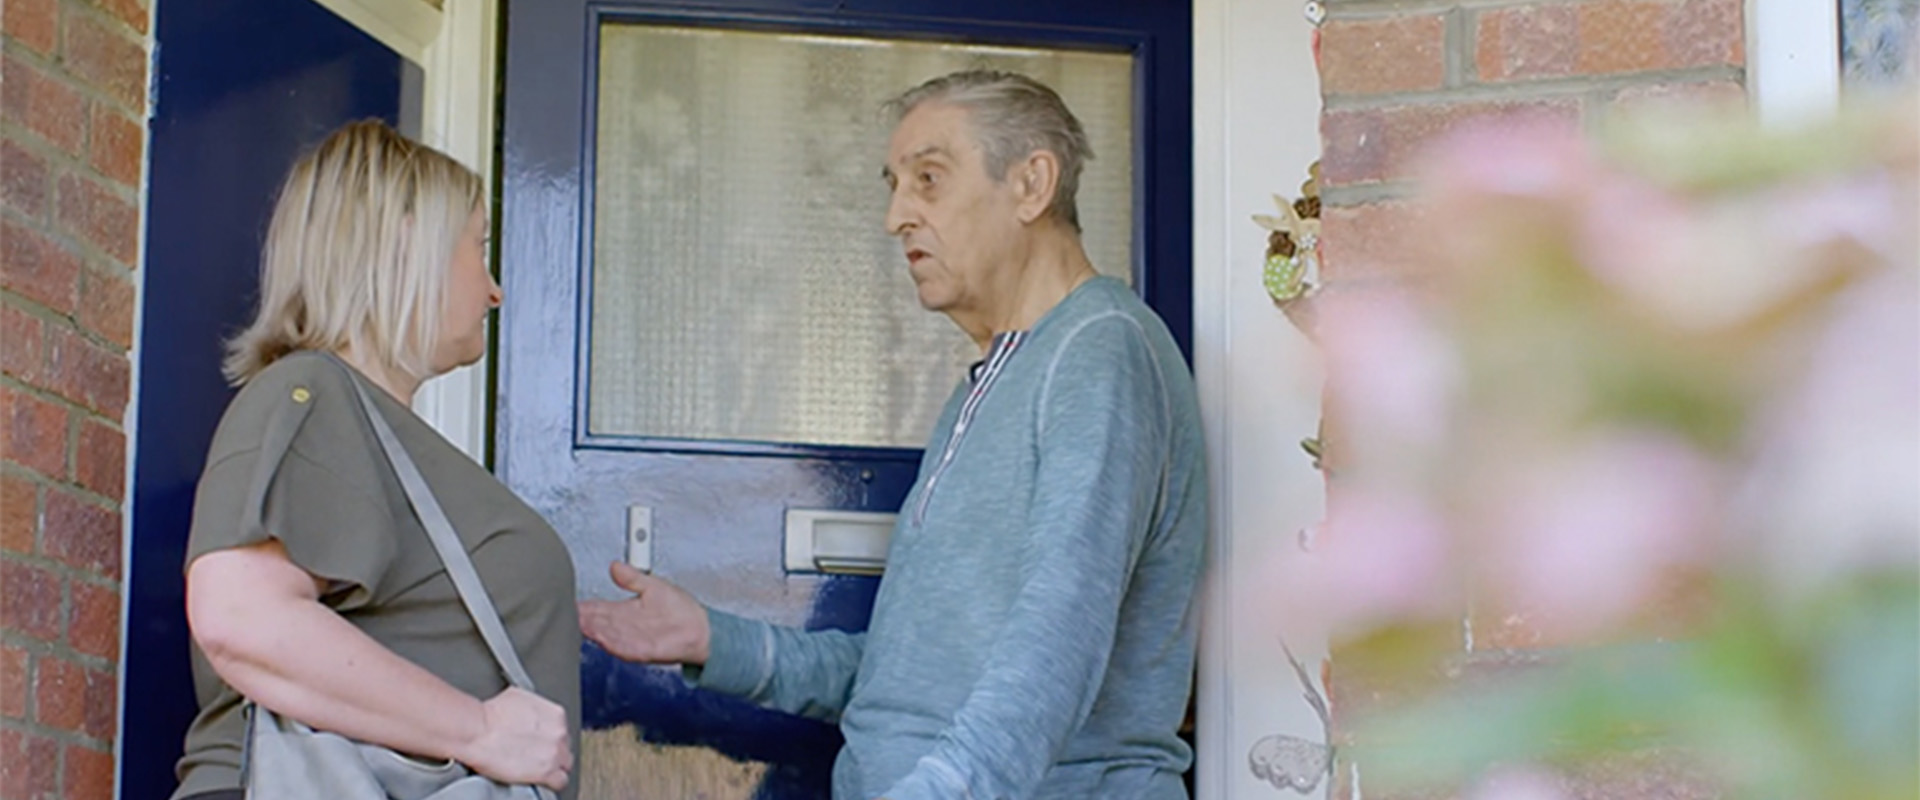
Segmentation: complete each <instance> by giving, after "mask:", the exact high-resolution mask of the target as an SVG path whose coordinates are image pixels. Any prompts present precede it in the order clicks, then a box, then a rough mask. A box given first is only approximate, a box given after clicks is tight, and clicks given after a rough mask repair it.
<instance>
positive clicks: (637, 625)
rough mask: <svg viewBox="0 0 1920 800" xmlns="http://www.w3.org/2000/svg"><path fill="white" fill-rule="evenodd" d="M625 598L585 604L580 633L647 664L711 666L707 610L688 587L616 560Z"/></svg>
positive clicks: (617, 581)
mask: <svg viewBox="0 0 1920 800" xmlns="http://www.w3.org/2000/svg"><path fill="white" fill-rule="evenodd" d="M609 571H610V572H611V573H612V574H613V582H614V584H615V585H617V586H619V587H620V588H622V589H625V590H627V591H629V592H632V593H633V597H630V598H628V599H625V600H587V601H584V602H582V603H580V631H581V632H582V633H584V634H586V636H587V638H588V639H592V640H593V641H594V642H595V643H596V644H599V645H600V646H601V647H602V648H604V649H605V650H606V651H607V652H609V653H612V654H614V655H616V656H619V657H621V658H623V659H626V660H628V661H636V662H639V663H643V664H692V665H696V666H698V665H702V664H705V663H707V643H708V635H709V631H708V629H707V609H706V607H705V606H702V605H700V601H698V600H695V599H693V595H690V594H687V592H686V590H685V589H682V588H680V587H678V586H675V585H673V584H671V583H668V582H666V581H664V580H661V579H659V578H656V577H653V576H652V575H648V574H646V573H644V572H641V571H640V570H637V569H634V568H633V567H630V566H627V565H626V564H624V563H622V562H619V561H615V562H613V565H612V567H611V568H610V569H609Z"/></svg>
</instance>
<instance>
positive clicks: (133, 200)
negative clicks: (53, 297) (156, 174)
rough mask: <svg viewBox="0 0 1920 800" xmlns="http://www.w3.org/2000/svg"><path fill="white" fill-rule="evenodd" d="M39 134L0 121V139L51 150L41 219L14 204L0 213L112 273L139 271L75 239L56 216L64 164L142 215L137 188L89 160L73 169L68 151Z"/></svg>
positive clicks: (27, 147) (29, 148) (31, 148)
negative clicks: (53, 144)
mask: <svg viewBox="0 0 1920 800" xmlns="http://www.w3.org/2000/svg"><path fill="white" fill-rule="evenodd" d="M16 129H17V130H19V131H22V132H24V133H26V135H27V136H30V137H32V138H31V139H22V138H20V137H19V136H18V135H16V134H15V133H14V131H15V130H16ZM39 138H40V137H39V134H35V133H33V132H32V131H28V130H26V129H24V128H21V127H20V126H19V125H17V124H16V123H14V122H13V121H12V120H6V121H0V139H4V140H5V141H7V142H8V143H10V144H13V145H15V146H17V147H20V148H21V149H22V150H26V151H28V152H29V153H32V154H34V155H38V156H42V157H47V156H48V153H46V152H37V151H40V150H47V151H49V152H51V154H52V155H51V157H47V161H48V163H47V177H48V181H47V186H46V193H47V205H46V207H45V208H44V209H41V210H43V211H45V212H46V219H44V220H40V219H33V218H31V217H27V216H26V215H25V214H24V213H22V212H21V210H20V209H18V208H15V207H13V206H7V207H5V208H4V209H0V217H3V218H5V219H8V220H10V221H12V222H14V223H15V224H18V225H22V226H24V227H28V228H32V229H34V232H36V233H39V234H40V235H42V236H45V237H47V238H49V239H52V240H54V241H56V242H58V243H60V244H62V245H65V246H66V247H67V248H68V249H69V250H71V251H72V252H73V253H74V255H77V256H79V257H80V260H81V261H82V262H86V263H91V264H94V265H95V266H96V267H98V268H100V269H102V270H105V271H109V272H113V273H114V274H124V275H125V276H127V277H129V279H131V276H132V275H134V274H136V273H137V272H138V271H139V270H138V267H137V265H128V264H122V263H121V262H120V259H119V258H116V257H115V256H114V255H113V254H111V253H108V252H107V251H106V250H104V249H102V248H101V247H100V246H99V245H96V244H94V243H92V242H88V241H85V240H82V239H76V238H74V237H73V236H71V235H69V234H68V233H67V232H66V231H65V230H63V229H62V228H61V226H60V224H59V220H58V216H59V212H60V199H59V188H60V176H61V174H62V171H63V168H65V171H68V172H77V173H79V175H80V177H82V178H87V179H91V180H92V181H93V182H94V183H96V184H100V185H102V186H105V187H106V188H107V191H108V192H109V193H110V194H112V195H113V196H114V197H115V198H116V199H119V200H123V201H125V202H126V203H127V204H128V205H130V206H132V207H133V210H134V213H135V214H136V215H145V213H146V209H144V208H142V207H141V205H140V197H139V195H138V192H135V191H133V190H131V189H128V188H126V187H125V186H124V185H122V184H121V183H120V182H119V181H116V180H114V179H112V178H109V177H107V176H105V175H101V174H100V173H99V172H98V171H96V170H94V169H93V167H92V165H90V164H85V163H80V164H78V166H77V169H75V168H74V167H75V162H74V161H73V158H72V157H71V156H68V155H67V154H65V153H62V152H60V151H59V150H58V149H56V148H51V147H49V146H47V145H46V144H44V143H43V140H39ZM144 147H145V146H144V145H143V146H142V148H143V149H142V153H143V155H142V156H141V164H142V165H143V166H144V165H145V163H146V157H145V155H144V152H145V151H144ZM134 259H135V260H136V261H137V260H138V259H139V254H138V249H137V247H136V252H135V255H134Z"/></svg>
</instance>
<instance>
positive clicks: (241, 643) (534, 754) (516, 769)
mask: <svg viewBox="0 0 1920 800" xmlns="http://www.w3.org/2000/svg"><path fill="white" fill-rule="evenodd" d="M320 590H321V586H320V582H319V580H318V579H316V578H315V577H314V576H313V575H311V574H309V573H308V572H307V571H306V570H303V569H301V568H300V567H299V566H298V565H296V564H295V563H293V561H292V560H291V559H289V558H288V557H287V553H286V550H285V549H284V548H282V547H281V545H280V543H279V542H278V541H276V540H268V541H265V542H262V543H259V544H253V545H246V546H242V547H236V548H232V549H226V550H218V551H215V552H212V553H208V554H206V555H203V556H200V557H199V558H197V559H194V561H193V563H192V565H190V566H189V567H188V569H187V621H188V623H189V624H190V625H191V626H192V629H193V638H194V641H195V642H197V643H198V644H199V645H200V649H201V650H202V651H203V652H205V653H206V656H207V661H208V662H209V663H210V664H212V666H213V669H214V672H216V673H218V674H219V675H220V677H221V679H223V680H225V681H226V682H227V684H228V685H230V686H232V687H233V688H234V689H235V690H236V691H238V692H240V693H241V694H244V695H246V696H247V697H249V698H251V699H252V700H253V701H254V702H257V703H259V704H260V705H263V706H265V707H267V708H270V709H272V710H273V711H275V712H276V713H280V714H285V715H287V716H289V717H292V718H294V719H297V720H300V721H302V722H305V723H307V724H308V725H311V726H313V727H314V728H317V729H321V730H326V731H331V732H334V733H338V734H341V735H343V736H347V737H349V738H353V739H358V740H361V741H366V742H372V743H375V744H380V745H385V746H387V747H391V748H394V749H396V750H401V751H404V752H407V753H413V754H417V755H421V756H427V757H430V758H450V759H453V760H456V761H459V762H460V763H462V764H465V765H467V766H468V767H469V768H471V769H473V770H474V771H475V772H478V773H480V774H482V775H486V776H487V777H490V778H493V779H495V780H498V781H502V782H505V783H537V784H544V785H547V786H549V787H552V788H554V789H556V790H557V789H560V788H564V787H565V786H566V783H567V774H568V772H569V771H570V770H571V769H572V767H573V757H572V754H571V752H570V751H569V747H568V733H567V715H566V711H565V710H564V709H562V708H561V707H560V706H559V705H556V704H554V703H552V702H550V701H548V700H546V699H545V698H542V697H540V696H538V695H535V694H532V693H530V692H525V691H521V690H519V689H513V688H509V689H507V690H506V691H504V692H501V693H500V694H498V695H495V696H494V697H493V699H491V700H487V701H485V702H482V701H480V700H478V699H476V698H474V697H472V696H470V695H468V694H467V693H465V692H462V691H460V690H459V689H456V688H454V687H453V686H451V685H449V684H448V683H447V682H445V681H443V680H441V679H440V678H438V677H437V676H435V675H434V674H433V673H431V672H428V671H426V670H425V669H422V668H421V667H420V666H419V665H417V664H414V663H413V662H411V661H408V660H407V659H405V658H403V657H401V656H399V655H398V654H396V653H394V652H393V651H391V650H388V649H386V648H385V647H382V646H381V645H380V643H378V642H376V641H374V640H373V639H372V637H369V636H367V635H366V634H365V633H362V632H361V631H360V629H358V628H356V627H354V626H353V624H352V623H349V622H347V620H346V619H345V618H343V617H341V616H340V615H339V614H336V613H334V612H333V611H332V610H331V609H329V608H327V607H326V606H324V605H321V604H320Z"/></svg>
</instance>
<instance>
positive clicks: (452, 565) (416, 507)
mask: <svg viewBox="0 0 1920 800" xmlns="http://www.w3.org/2000/svg"><path fill="white" fill-rule="evenodd" d="M348 373H349V374H348V382H349V383H352V384H353V390H354V392H355V393H356V394H358V395H359V397H360V406H361V408H364V409H366V412H367V420H368V421H370V422H372V423H373V432H374V435H375V436H377V437H379V439H380V449H381V450H383V451H385V452H386V454H387V463H389V464H392V465H393V471H394V474H395V475H397V476H399V478H400V486H401V487H402V488H404V489H405V490H406V492H407V502H408V503H410V504H412V506H413V512H414V513H415V514H416V515H418V516H419V517H420V524H421V525H422V526H423V527H425V528H426V529H427V538H429V539H431V540H433V549H434V550H435V551H436V552H438V553H439V554H440V561H441V562H442V563H444V564H445V565H446V567H447V577H449V578H451V579H452V580H453V586H454V588H455V589H458V590H459V592H460V602H461V603H463V604H465V605H466V607H467V614H468V615H469V616H471V617H473V624H474V626H475V627H478V628H479V629H480V638H482V639H485V640H486V641H487V649H488V650H491V651H493V658H494V660H495V661H498V662H499V663H500V670H501V671H502V672H504V673H506V677H507V680H508V681H509V682H511V683H512V684H513V685H514V687H516V688H519V689H521V690H524V691H528V692H533V691H535V688H534V685H533V678H531V677H530V676H528V675H527V668H526V667H525V666H523V665H522V664H521V663H520V654H519V653H516V652H514V649H513V640H511V639H509V638H507V630H506V627H505V626H504V625H502V624H501V623H500V613H499V612H498V611H496V610H495V609H494V607H493V599H492V598H491V597H488V596H487V590H486V587H485V586H482V585H481V584H480V575H479V573H477V572H475V571H474V569H473V560H472V559H471V558H470V557H468V555H467V549H466V547H464V546H462V545H461V544H460V537H459V535H458V534H455V533H454V532H453V523H451V522H448V521H447V515H446V512H444V511H442V510H441V509H440V501H438V500H436V499H435V498H434V496H433V490H432V489H430V488H428V486H427V480H426V478H424V477H422V476H421V475H420V468H419V467H417V466H415V465H414V463H413V457H412V456H410V455H408V454H407V450H406V448H405V447H403V446H401V444H400V437H399V436H396V435H395V434H394V432H393V427H392V426H391V425H388V424H387V418H386V417H385V416H382V415H381V413H380V409H378V408H376V407H375V406H374V403H373V398H372V397H371V396H369V395H368V394H367V389H366V387H365V386H363V385H361V384H362V382H361V380H360V378H359V376H357V375H353V374H351V373H352V370H351V369H348ZM534 793H535V795H536V796H537V797H539V798H540V800H554V793H553V790H551V789H548V788H546V787H544V786H538V787H534Z"/></svg>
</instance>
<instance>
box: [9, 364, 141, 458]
mask: <svg viewBox="0 0 1920 800" xmlns="http://www.w3.org/2000/svg"><path fill="white" fill-rule="evenodd" d="M0 386H4V387H6V388H9V389H12V390H14V391H17V392H20V393H22V394H25V395H28V396H30V397H33V398H34V399H36V400H43V401H46V402H49V403H53V404H54V405H58V406H62V407H64V408H66V409H67V410H69V411H78V412H80V413H82V414H89V415H92V416H95V417H99V418H100V419H109V417H107V416H106V415H105V414H102V413H100V412H98V411H95V410H93V409H91V408H88V407H86V406H85V405H83V404H81V403H80V402H79V401H77V400H69V399H67V398H65V397H61V396H60V395H59V394H58V393H56V392H55V391H54V389H52V388H51V387H47V386H38V385H35V384H31V383H28V382H26V381H23V380H21V379H20V378H19V376H16V375H5V374H0ZM129 394H131V393H129ZM127 404H128V405H132V404H133V398H132V397H131V396H129V397H128V398H127ZM22 466H24V465H22Z"/></svg>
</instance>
